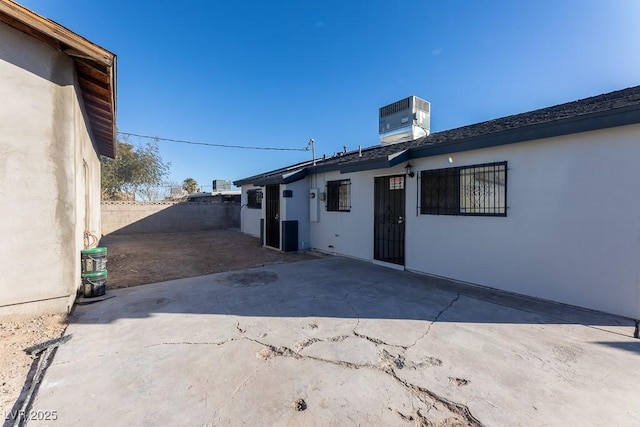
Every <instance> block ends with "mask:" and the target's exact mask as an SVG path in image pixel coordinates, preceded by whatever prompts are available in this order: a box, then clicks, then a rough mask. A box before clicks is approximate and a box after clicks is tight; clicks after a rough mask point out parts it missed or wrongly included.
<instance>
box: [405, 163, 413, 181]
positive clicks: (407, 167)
mask: <svg viewBox="0 0 640 427" xmlns="http://www.w3.org/2000/svg"><path fill="white" fill-rule="evenodd" d="M404 169H405V170H406V171H407V176H409V178H413V177H414V176H415V172H414V171H413V166H411V163H407V166H405V167H404Z"/></svg>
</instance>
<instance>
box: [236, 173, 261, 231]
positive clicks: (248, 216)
mask: <svg viewBox="0 0 640 427" xmlns="http://www.w3.org/2000/svg"><path fill="white" fill-rule="evenodd" d="M257 188H260V187H254V186H253V185H243V186H242V187H241V189H242V195H241V196H240V201H241V202H240V206H241V208H240V231H241V232H243V233H246V234H249V235H251V236H254V237H260V218H264V214H263V212H264V194H265V190H264V188H262V196H263V199H262V209H249V208H248V207H247V202H248V198H247V191H249V190H253V189H257Z"/></svg>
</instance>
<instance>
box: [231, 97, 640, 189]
mask: <svg viewBox="0 0 640 427" xmlns="http://www.w3.org/2000/svg"><path fill="white" fill-rule="evenodd" d="M633 123H640V86H635V87H631V88H628V89H623V90H618V91H615V92H610V93H606V94H602V95H598V96H592V97H590V98H585V99H581V100H578V101H572V102H567V103H565V104H560V105H555V106H553V107H548V108H542V109H539V110H534V111H530V112H527V113H521V114H515V115H512V116H507V117H502V118H499V119H494V120H489V121H486V122H481V123H476V124H473V125H468V126H463V127H459V128H456V129H451V130H446V131H442V132H436V133H433V134H431V135H429V136H426V137H423V138H420V139H417V140H413V141H408V142H402V143H398V144H393V145H386V146H383V145H378V146H374V147H370V148H367V149H363V150H361V151H352V152H348V153H344V154H342V155H336V156H332V157H329V158H326V159H319V160H317V162H316V166H313V165H312V163H311V162H303V163H298V164H296V165H292V166H288V167H285V168H281V169H277V170H274V171H270V172H266V173H263V174H259V175H255V176H253V177H249V178H244V179H241V180H238V181H235V184H236V185H243V184H250V183H254V184H256V185H264V184H265V183H274V184H275V183H285V182H287V177H284V175H285V174H287V173H290V172H291V171H298V173H296V174H295V176H289V181H288V182H291V180H295V179H300V178H302V177H304V176H305V175H306V174H307V173H314V172H326V171H330V170H340V171H343V172H353V171H358V170H367V169H378V168H384V167H390V166H394V165H396V164H399V163H401V162H405V161H407V160H409V159H415V158H420V157H428V156H434V155H441V154H446V153H454V152H460V151H468V150H474V149H479V148H486V147H492V146H498V145H504V144H511V143H516V142H523V141H531V140H535V139H541V138H549V137H554V136H560V135H567V134H572V133H578V132H586V131H591V130H596V129H605V128H609V127H615V126H624V125H627V124H633ZM394 155H395V157H393V156H394Z"/></svg>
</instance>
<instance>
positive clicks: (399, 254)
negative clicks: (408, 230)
mask: <svg viewBox="0 0 640 427" xmlns="http://www.w3.org/2000/svg"><path fill="white" fill-rule="evenodd" d="M404 188H405V175H396V176H382V177H378V178H375V186H374V191H375V196H374V203H375V208H374V215H375V216H374V221H373V227H374V231H373V239H374V240H373V258H374V259H376V260H378V261H384V262H390V263H393V264H399V265H404V223H405V215H404V211H405V189H404Z"/></svg>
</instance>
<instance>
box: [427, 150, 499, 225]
mask: <svg viewBox="0 0 640 427" xmlns="http://www.w3.org/2000/svg"><path fill="white" fill-rule="evenodd" d="M420 186H421V202H422V203H421V207H420V213H422V214H427V215H475V216H507V162H500V163H487V164H482V165H474V166H464V167H457V168H447V169H437V170H429V171H422V173H421V175H420Z"/></svg>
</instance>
